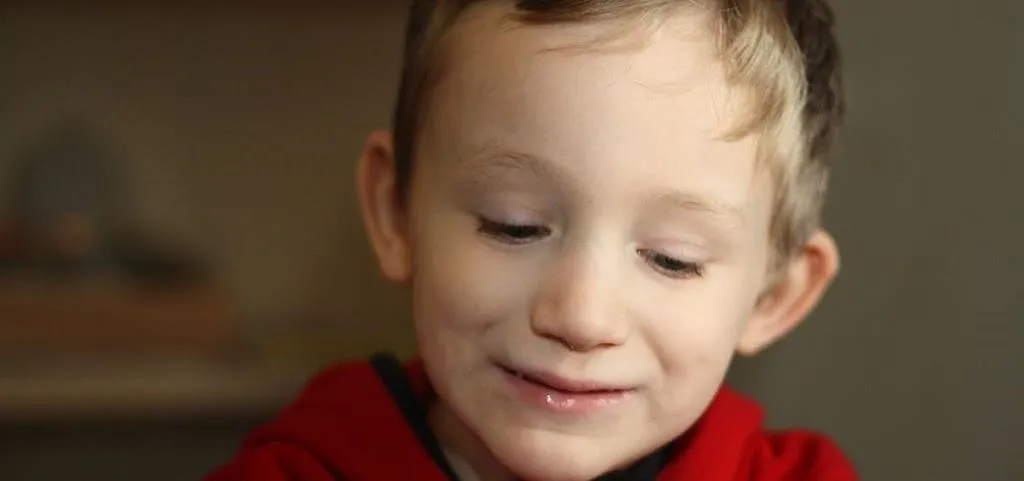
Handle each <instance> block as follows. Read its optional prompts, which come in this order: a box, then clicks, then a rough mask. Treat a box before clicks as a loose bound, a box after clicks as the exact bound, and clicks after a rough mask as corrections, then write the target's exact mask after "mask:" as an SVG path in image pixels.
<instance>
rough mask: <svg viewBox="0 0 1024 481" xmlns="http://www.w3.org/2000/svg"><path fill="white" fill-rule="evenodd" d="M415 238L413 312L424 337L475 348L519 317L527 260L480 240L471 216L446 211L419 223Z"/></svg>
mask: <svg viewBox="0 0 1024 481" xmlns="http://www.w3.org/2000/svg"><path fill="white" fill-rule="evenodd" d="M421 226H423V227H422V228H420V229H418V230H417V235H416V237H415V242H414V246H413V247H414V262H415V271H414V273H413V285H412V287H413V315H414V319H415V323H416V326H417V329H418V330H420V331H422V333H421V337H422V338H424V339H422V340H424V341H427V342H428V343H429V342H431V340H433V343H440V344H446V345H448V347H447V348H448V349H456V348H467V349H468V348H473V349H479V348H480V346H484V345H486V342H482V341H484V340H485V339H482V338H483V337H486V336H489V335H490V334H489V333H490V332H492V331H495V329H494V328H495V327H498V326H502V325H505V324H507V323H508V322H509V321H512V320H515V319H521V318H522V316H523V315H524V312H525V311H524V307H525V303H524V302H523V299H525V298H528V296H529V293H528V292H527V291H526V289H527V288H528V286H529V285H531V283H530V282H528V277H529V275H530V274H529V271H530V267H529V265H528V263H524V262H515V263H513V262H511V259H512V256H509V255H505V254H502V253H499V252H497V251H496V250H495V249H494V248H493V247H491V246H488V245H486V244H485V243H484V240H483V239H482V238H480V237H479V235H478V234H477V233H476V231H475V228H476V226H475V224H474V223H473V221H471V220H468V219H465V218H461V217H460V216H457V215H454V214H450V215H446V216H435V217H434V219H426V222H423V223H421Z"/></svg>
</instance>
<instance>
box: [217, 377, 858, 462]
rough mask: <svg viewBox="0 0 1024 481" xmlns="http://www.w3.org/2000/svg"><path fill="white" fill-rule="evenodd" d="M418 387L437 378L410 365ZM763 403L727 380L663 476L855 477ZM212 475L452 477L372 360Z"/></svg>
mask: <svg viewBox="0 0 1024 481" xmlns="http://www.w3.org/2000/svg"><path fill="white" fill-rule="evenodd" d="M408 373H409V378H410V380H411V381H412V383H413V385H414V388H415V389H416V390H417V391H418V393H419V394H420V395H422V396H424V397H427V396H429V394H430V387H429V384H428V381H427V377H426V374H425V373H424V371H423V368H422V366H421V365H420V364H419V363H417V362H412V363H410V364H409V365H408ZM762 418H763V414H762V411H761V408H760V407H759V406H757V405H756V404H754V403H753V402H752V401H750V400H747V399H745V398H743V397H741V396H740V395H739V394H737V393H735V392H734V391H732V390H730V389H729V388H722V390H721V391H720V392H719V394H718V395H717V396H716V398H715V400H714V401H713V402H712V403H711V406H710V407H709V408H708V410H707V412H706V413H705V414H704V416H702V417H701V420H700V421H698V423H697V424H696V425H694V427H693V428H692V429H691V430H690V431H689V433H688V434H687V436H686V439H685V442H681V443H679V449H678V450H677V452H676V453H675V454H674V455H673V458H672V460H671V462H670V463H669V466H668V467H667V468H666V469H665V470H664V471H663V472H662V474H661V475H660V476H659V477H658V479H659V480H660V481H856V480H857V475H856V474H855V473H854V470H853V467H852V465H851V464H850V463H849V461H847V459H846V458H845V457H844V456H843V454H842V453H841V452H840V451H839V449H838V448H837V447H836V445H835V444H833V443H832V442H831V441H829V440H828V439H826V438H825V437H823V436H821V435H818V434H815V433H812V432H808V431H787V432H780V433H769V432H766V431H764V430H763V428H762V425H761V422H762ZM205 481H447V480H446V478H445V476H444V474H443V473H442V472H441V471H440V470H439V469H438V468H437V467H436V466H435V464H434V462H433V460H432V459H431V458H430V456H429V454H427V452H426V451H425V450H424V449H423V448H422V447H421V445H420V443H419V441H418V440H417V439H416V437H415V435H414V434H413V432H412V431H411V430H410V429H409V427H408V426H407V425H406V423H405V420H404V418H403V417H402V413H401V412H400V411H399V410H398V407H397V406H396V405H395V403H394V402H393V401H392V400H391V397H390V396H389V394H388V392H387V389H386V388H385V387H384V385H383V384H382V383H381V382H380V380H379V379H378V378H377V375H376V373H375V371H374V370H373V368H372V367H370V365H369V364H368V363H366V362H359V363H348V364H341V365H338V366H336V367H333V368H331V369H328V370H327V371H325V372H323V373H322V374H320V375H318V376H317V377H316V378H314V379H313V380H312V381H311V382H310V383H309V384H308V386H307V387H306V390H305V392H304V393H303V394H302V395H301V396H300V397H299V399H298V400H297V401H296V402H295V403H294V404H292V405H291V406H289V407H288V408H287V409H285V410H284V412H283V413H282V414H281V415H280V416H279V417H278V418H277V419H275V420H274V421H272V422H270V423H269V424H267V425H265V426H263V427H261V428H259V429H257V430H256V431H255V432H253V433H252V434H251V435H250V436H249V437H248V438H247V439H246V440H245V442H244V443H243V446H242V448H241V450H240V451H239V453H238V455H237V457H236V458H235V459H234V460H232V461H231V462H230V463H228V464H227V465H225V466H224V467H222V468H220V469H218V470H217V471H215V472H213V473H211V474H210V475H209V476H207V477H206V480H205Z"/></svg>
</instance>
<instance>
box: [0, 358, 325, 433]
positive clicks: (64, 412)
mask: <svg viewBox="0 0 1024 481" xmlns="http://www.w3.org/2000/svg"><path fill="white" fill-rule="evenodd" d="M0 366H2V367H0V422H18V423H21V422H33V421H52V420H61V419H88V418H135V417H162V418H163V417H175V416H226V415H247V414H253V413H269V412H271V411H273V410H276V409H278V408H280V407H281V406H282V405H283V404H284V403H286V402H287V401H289V400H290V399H292V398H293V397H294V396H295V395H296V394H297V393H298V391H299V389H300V388H301V386H302V384H303V383H304V382H305V380H306V379H307V378H308V376H309V374H310V373H309V372H304V371H302V370H300V369H295V368H292V369H285V368H275V367H273V366H270V365H265V364H259V363H251V364H245V363H239V362H225V361H220V360H197V359H130V358H121V359H116V360H113V359H111V360H105V361H98V360H94V361H88V362H83V361H74V360H72V359H69V360H67V361H64V362H56V361H47V362H42V363H40V362H34V363H33V362H12V363H8V362H6V361H0Z"/></svg>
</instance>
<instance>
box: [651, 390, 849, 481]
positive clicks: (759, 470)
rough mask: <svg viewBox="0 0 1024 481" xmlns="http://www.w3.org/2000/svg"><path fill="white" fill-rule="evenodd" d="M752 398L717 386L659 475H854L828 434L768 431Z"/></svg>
mask: <svg viewBox="0 0 1024 481" xmlns="http://www.w3.org/2000/svg"><path fill="white" fill-rule="evenodd" d="M763 422H764V411H763V409H762V408H761V406H760V405H758V404H757V403H756V402H754V401H753V400H751V399H749V398H747V397H745V396H743V395H741V394H739V393H737V392H736V391H733V390H731V389H730V388H728V387H723V388H722V389H721V391H720V392H719V393H718V394H717V395H716V396H715V399H714V400H713V401H712V402H711V405H710V406H708V408H707V410H706V411H705V413H704V415H703V416H702V417H701V419H700V420H699V421H698V422H697V423H696V424H694V426H693V427H692V428H691V429H690V431H689V432H688V433H687V435H686V436H685V438H684V439H685V442H684V443H683V444H682V445H681V446H680V449H679V451H678V453H677V455H676V457H675V460H674V461H673V463H672V465H671V466H670V469H669V471H670V472H671V473H670V474H669V475H667V476H665V477H664V478H663V479H673V480H674V479H695V478H699V479H707V480H712V481H856V480H857V479H858V478H857V475H856V473H855V471H854V468H853V465H852V464H851V463H850V462H849V460H848V459H847V458H846V456H844V455H843V453H842V451H841V450H840V449H839V447H838V445H837V444H836V443H835V442H834V441H832V440H831V439H830V438H829V437H827V436H825V435H823V434H821V433H818V432H815V431H811V430H787V431H771V430H766V429H765V428H764V424H763Z"/></svg>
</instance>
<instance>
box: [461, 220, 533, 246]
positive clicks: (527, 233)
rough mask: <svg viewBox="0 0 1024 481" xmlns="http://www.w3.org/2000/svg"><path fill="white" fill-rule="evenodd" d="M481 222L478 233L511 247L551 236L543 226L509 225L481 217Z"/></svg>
mask: <svg viewBox="0 0 1024 481" xmlns="http://www.w3.org/2000/svg"><path fill="white" fill-rule="evenodd" d="M479 221H480V227H478V228H477V231H478V232H481V233H483V234H485V235H487V236H489V237H492V238H494V239H495V240H497V241H499V242H502V243H505V244H509V245H523V244H528V243H530V242H533V241H536V240H540V239H543V238H544V237H547V236H548V235H550V234H551V229H549V228H547V227H544V226H541V225H530V224H509V223H505V222H498V221H494V220H490V219H487V218H484V217H480V218H479Z"/></svg>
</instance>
